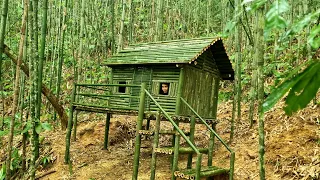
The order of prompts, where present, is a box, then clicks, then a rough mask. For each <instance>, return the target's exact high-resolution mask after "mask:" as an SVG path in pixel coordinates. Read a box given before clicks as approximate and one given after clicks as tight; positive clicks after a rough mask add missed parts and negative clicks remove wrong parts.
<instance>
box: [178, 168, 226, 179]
mask: <svg viewBox="0 0 320 180" xmlns="http://www.w3.org/2000/svg"><path fill="white" fill-rule="evenodd" d="M228 173H229V170H228V169H224V168H220V167H216V166H207V167H202V168H201V171H200V177H211V176H217V175H221V174H228ZM174 175H175V176H176V177H179V178H182V179H195V177H196V169H184V170H180V171H175V172H174Z"/></svg>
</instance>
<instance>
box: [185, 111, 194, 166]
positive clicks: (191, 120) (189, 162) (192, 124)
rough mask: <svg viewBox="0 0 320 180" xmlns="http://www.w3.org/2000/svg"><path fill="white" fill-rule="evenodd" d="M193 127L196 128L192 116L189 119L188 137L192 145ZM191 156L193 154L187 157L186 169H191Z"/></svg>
mask: <svg viewBox="0 0 320 180" xmlns="http://www.w3.org/2000/svg"><path fill="white" fill-rule="evenodd" d="M195 127H196V117H195V116H194V115H193V116H191V119H190V135H189V138H190V141H191V142H192V143H194V132H195ZM192 155H193V154H189V155H188V164H187V169H191V168H192Z"/></svg>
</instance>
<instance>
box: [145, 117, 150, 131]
mask: <svg viewBox="0 0 320 180" xmlns="http://www.w3.org/2000/svg"><path fill="white" fill-rule="evenodd" d="M149 129H150V119H148V120H147V125H146V130H149Z"/></svg>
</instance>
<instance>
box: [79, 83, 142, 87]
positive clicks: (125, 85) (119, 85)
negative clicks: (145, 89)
mask: <svg viewBox="0 0 320 180" xmlns="http://www.w3.org/2000/svg"><path fill="white" fill-rule="evenodd" d="M76 86H84V87H86V86H118V87H141V85H136V84H81V83H77V84H76Z"/></svg>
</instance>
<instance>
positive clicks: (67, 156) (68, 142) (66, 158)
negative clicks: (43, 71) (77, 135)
mask: <svg viewBox="0 0 320 180" xmlns="http://www.w3.org/2000/svg"><path fill="white" fill-rule="evenodd" d="M75 93H76V86H75V84H74V85H73V89H72V96H71V103H70V111H69V120H68V128H67V134H66V152H65V155H64V163H65V164H67V163H68V164H69V165H70V138H71V131H72V120H73V111H74V106H73V102H74V100H75Z"/></svg>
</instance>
